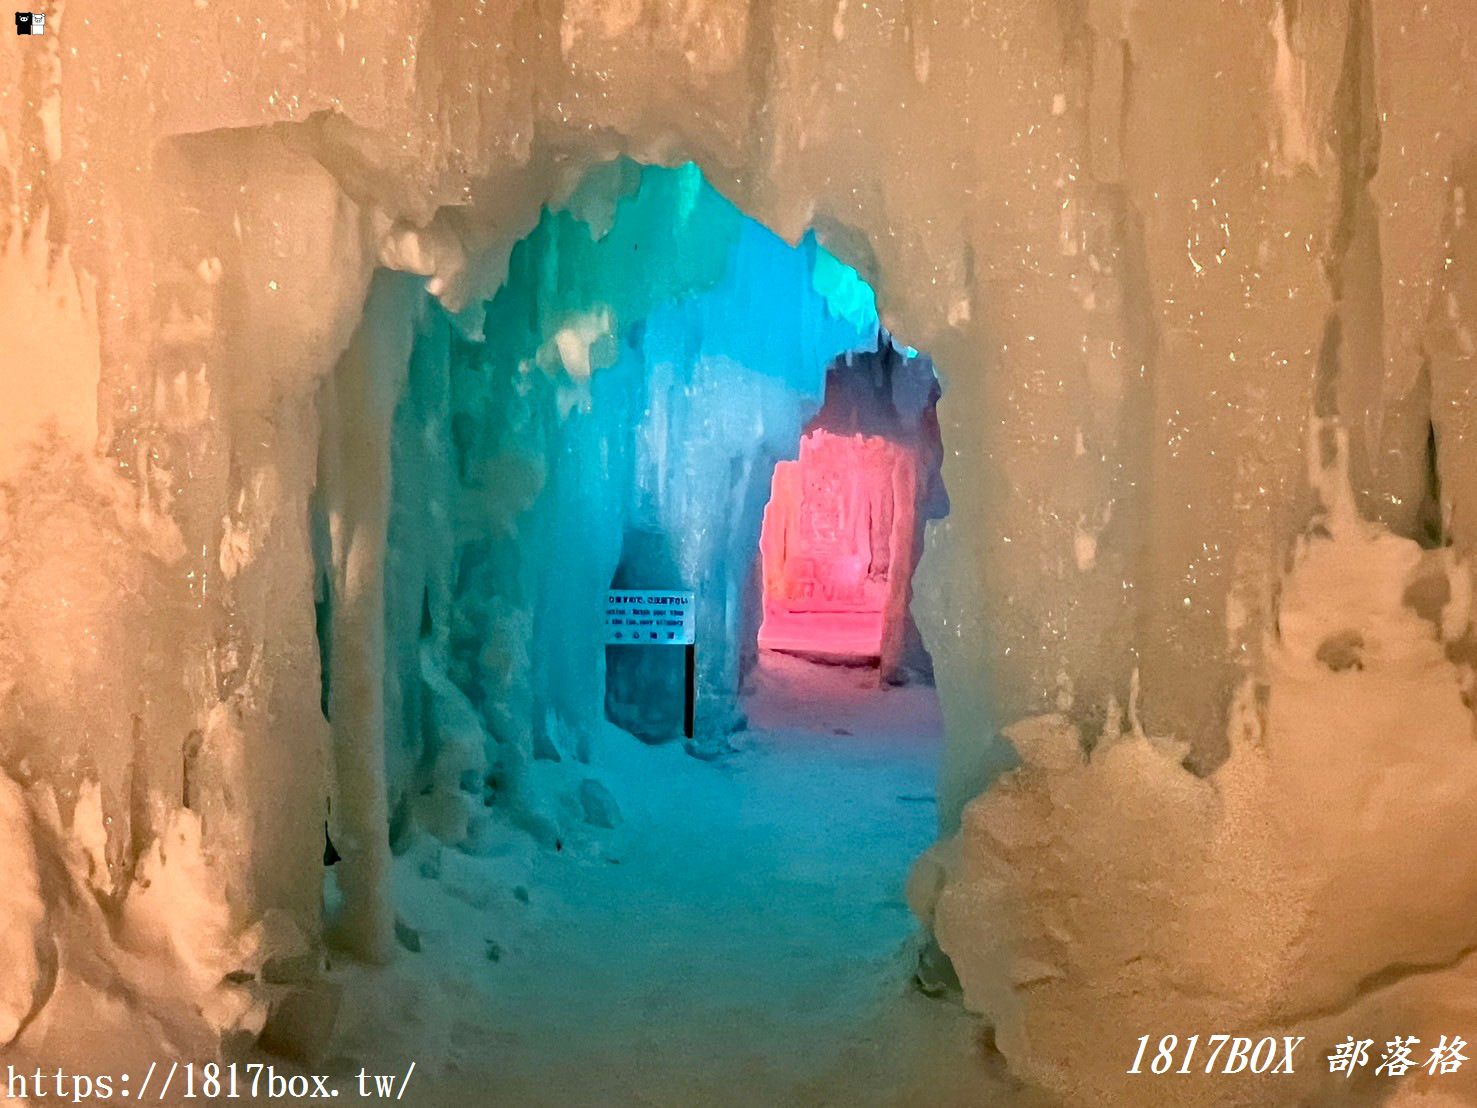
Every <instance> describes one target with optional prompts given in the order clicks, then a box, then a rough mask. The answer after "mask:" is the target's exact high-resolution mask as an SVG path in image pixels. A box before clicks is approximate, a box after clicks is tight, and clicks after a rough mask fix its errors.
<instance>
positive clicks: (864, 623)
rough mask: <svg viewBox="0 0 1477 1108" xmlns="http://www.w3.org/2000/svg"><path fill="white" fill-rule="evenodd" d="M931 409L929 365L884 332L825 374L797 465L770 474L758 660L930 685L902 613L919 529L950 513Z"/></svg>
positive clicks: (925, 662)
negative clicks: (773, 657)
mask: <svg viewBox="0 0 1477 1108" xmlns="http://www.w3.org/2000/svg"><path fill="white" fill-rule="evenodd" d="M938 398H939V386H938V379H937V377H936V376H935V375H934V372H933V364H932V361H931V360H930V359H929V358H928V357H927V355H920V354H919V353H918V352H917V351H916V350H913V349H912V348H911V347H904V346H900V345H898V344H896V343H894V342H893V341H892V338H891V336H889V335H887V334H886V333H885V332H883V333H882V334H881V335H880V336H879V341H878V347H877V350H876V351H874V352H866V353H860V354H852V353H848V354H846V355H844V356H843V357H841V358H838V359H837V360H836V362H834V363H833V364H832V366H831V367H830V370H829V371H828V373H827V379H826V401H825V405H824V406H823V407H822V408H821V410H820V412H819V413H818V414H817V415H816V417H815V418H814V419H813V420H811V422H810V423H809V424H808V425H807V427H806V432H805V435H804V437H803V438H802V439H801V440H800V456H799V458H798V460H796V461H782V462H779V463H778V464H777V465H776V466H775V470H774V481H773V491H772V493H771V495H770V500H769V505H768V506H767V507H766V509H765V513H764V530H763V536H762V538H761V540H760V556H761V559H762V567H763V569H762V573H763V582H764V621H763V623H762V625H761V626H760V629H759V646H760V648H761V649H764V650H778V651H785V652H787V653H795V654H800V655H803V656H806V657H812V658H818V659H823V660H864V661H876V662H878V663H879V664H880V665H881V667H882V669H883V671H884V675H885V676H886V677H888V678H889V679H892V680H897V679H899V678H900V677H903V676H914V677H918V676H926V675H927V674H928V672H929V671H930V669H931V667H930V660H929V658H928V653H927V651H926V650H925V649H924V647H923V644H922V640H921V638H920V636H919V635H918V631H917V627H916V625H914V623H913V620H912V615H911V612H910V611H909V603H908V602H909V599H910V596H911V592H912V589H911V583H912V575H913V571H914V569H915V568H916V567H917V564H918V559H919V557H920V555H921V553H922V545H923V529H924V524H925V522H926V521H927V520H928V519H936V518H941V517H942V516H943V515H945V514H946V513H947V511H948V498H947V496H946V494H945V493H944V489H943V481H942V477H941V474H940V461H941V459H942V443H941V440H940V437H939V427H938V419H937V414H936V410H935V409H936V405H937V402H938Z"/></svg>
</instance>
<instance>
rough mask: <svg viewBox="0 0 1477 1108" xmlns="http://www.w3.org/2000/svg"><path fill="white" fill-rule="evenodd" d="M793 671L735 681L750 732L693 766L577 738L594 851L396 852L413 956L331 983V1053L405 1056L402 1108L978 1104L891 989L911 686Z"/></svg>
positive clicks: (917, 712)
mask: <svg viewBox="0 0 1477 1108" xmlns="http://www.w3.org/2000/svg"><path fill="white" fill-rule="evenodd" d="M812 670H813V667H812V666H810V665H809V664H808V663H804V662H799V661H794V660H786V659H783V658H770V659H769V660H768V661H767V663H765V664H763V665H761V668H760V670H759V671H758V676H757V682H758V687H757V690H756V693H755V695H754V696H753V697H752V698H750V699H749V700H748V702H747V704H746V708H747V710H748V714H749V717H750V720H751V724H752V729H751V730H749V731H746V732H744V733H742V734H741V735H739V736H737V737H736V739H735V745H736V746H737V748H738V749H737V752H736V753H734V754H731V755H729V756H728V757H727V758H726V759H724V760H723V761H721V762H718V763H709V762H703V761H699V760H696V759H692V758H689V757H686V756H685V755H683V754H682V753H681V752H680V750H678V749H676V748H674V747H672V746H661V747H645V746H642V745H641V744H638V743H635V742H634V741H633V740H632V739H631V738H630V737H629V736H620V735H617V734H613V733H612V734H609V735H604V736H602V737H601V741H600V742H599V743H597V744H596V756H595V761H594V764H593V765H592V766H591V767H590V772H592V773H594V774H597V775H598V777H599V780H601V781H603V782H604V783H605V784H606V785H607V786H608V787H609V788H610V789H611V790H612V791H613V792H614V793H616V794H617V795H619V796H620V797H621V798H622V805H623V812H624V814H625V819H624V820H623V821H622V823H621V824H620V826H619V827H618V829H617V830H616V831H615V832H614V833H610V834H605V833H596V834H594V835H592V834H590V833H589V832H588V831H586V832H583V833H575V834H572V835H571V836H569V837H567V838H566V839H565V840H564V842H563V849H562V850H560V851H558V852H555V851H532V852H530V851H527V850H525V849H523V848H521V847H519V846H518V845H517V844H516V843H515V842H509V843H507V844H506V845H505V846H504V847H503V848H500V849H499V850H498V851H496V852H494V853H493V854H491V855H488V856H483V857H469V856H467V855H465V854H460V853H458V852H456V851H454V850H450V849H446V848H443V847H441V846H439V845H437V844H435V843H433V842H431V841H429V840H422V841H419V842H417V843H416V845H415V846H414V847H413V848H412V849H411V850H409V851H407V853H406V854H405V855H404V856H403V857H402V858H400V859H399V861H398V862H397V866H396V888H397V897H398V902H399V903H400V904H401V905H402V910H403V911H404V912H405V918H406V920H407V922H408V923H409V924H410V925H411V926H413V927H414V928H415V929H416V930H417V931H418V933H419V934H420V936H421V942H422V950H421V953H420V954H419V955H418V956H416V957H415V958H411V959H404V960H402V961H401V962H400V963H398V964H397V965H396V966H394V967H391V968H390V969H389V970H388V971H386V972H385V974H383V975H380V974H368V973H364V972H363V971H361V970H358V969H354V970H350V971H348V973H347V974H346V976H345V978H344V980H345V983H346V986H347V990H348V991H347V994H346V997H345V1018H344V1022H343V1027H342V1030H341V1032H340V1034H339V1037H338V1039H337V1041H336V1042H335V1043H334V1044H333V1047H332V1049H333V1051H335V1052H345V1053H347V1054H348V1055H350V1056H352V1057H375V1056H389V1057H399V1056H402V1055H403V1056H405V1057H410V1056H415V1057H417V1058H420V1059H421V1060H422V1065H421V1066H420V1067H418V1070H417V1072H418V1073H419V1072H420V1071H421V1069H424V1070H425V1071H426V1072H425V1078H426V1080H425V1084H424V1085H422V1087H421V1090H420V1095H421V1096H422V1098H423V1099H422V1100H419V1101H417V1102H416V1103H418V1104H426V1105H430V1104H450V1103H460V1102H463V1101H464V1100H474V1101H476V1102H479V1103H481V1102H489V1101H494V1102H496V1103H499V1104H501V1103H508V1104H519V1105H527V1106H529V1108H537V1106H545V1105H547V1106H549V1108H555V1106H560V1108H562V1106H565V1105H574V1104H602V1105H610V1106H611V1108H618V1106H628V1105H629V1106H635V1105H650V1104H660V1105H674V1106H675V1105H699V1104H701V1105H707V1106H712V1108H720V1106H726V1105H733V1106H735V1108H736V1106H739V1105H750V1104H764V1105H789V1104H794V1105H801V1104H804V1105H812V1106H820V1105H835V1106H837V1108H841V1106H844V1105H876V1106H878V1108H882V1106H894V1105H896V1106H905V1105H916V1106H917V1108H925V1106H934V1105H955V1104H957V1105H961V1106H962V1105H965V1104H977V1103H981V1102H983V1101H982V1100H981V1097H989V1096H990V1095H991V1094H993V1093H995V1092H997V1091H998V1087H997V1085H996V1083H995V1082H994V1081H992V1080H991V1079H990V1078H988V1077H985V1076H982V1075H980V1074H977V1073H974V1072H973V1071H972V1069H971V1064H970V1059H971V1055H970V1051H969V1043H968V1036H967V1034H965V1033H964V1032H963V1029H962V1028H961V1027H960V1026H959V1025H958V1023H957V1022H952V1020H953V1017H949V1016H947V1013H948V1012H949V1011H950V1009H948V1008H946V1007H941V1006H936V1005H933V1004H932V1002H929V1001H927V1000H926V999H925V998H923V997H921V996H919V995H917V994H914V995H912V996H909V995H907V993H906V992H905V989H904V987H903V981H904V980H905V979H906V975H907V973H908V972H909V954H910V951H911V949H912V943H911V937H912V934H913V926H912V923H911V920H910V917H909V915H908V912H907V908H906V906H905V905H904V903H903V901H902V897H901V890H902V879H903V875H904V870H905V868H906V864H907V860H908V859H909V858H910V857H911V856H912V855H913V854H914V853H915V852H916V851H917V850H919V849H921V848H922V847H923V846H925V845H926V844H927V843H928V841H929V840H930V839H931V838H932V836H933V833H934V809H933V805H932V804H931V803H930V800H931V797H932V792H933V775H934V770H935V766H936V762H937V754H938V742H939V737H940V721H939V719H938V713H937V704H936V701H935V700H934V698H933V695H932V691H931V690H928V689H925V688H918V687H909V688H903V689H890V690H885V691H882V690H878V689H877V688H876V687H875V683H874V682H872V681H869V680H868V679H867V677H866V676H865V674H863V673H861V672H859V671H855V670H848V669H841V668H837V669H825V670H820V671H818V672H812ZM836 731H845V732H846V734H836V733H834V732H836ZM818 815H823V818H820V819H817V816H818ZM797 827H808V828H809V830H808V831H806V832H804V833H797V830H796V829H797ZM519 887H522V888H525V889H526V890H527V903H523V902H522V901H521V900H520V899H519V898H518V897H517V896H515V895H514V890H515V889H517V888H519ZM990 1102H992V1103H993V1102H994V1101H993V1100H992V1101H990Z"/></svg>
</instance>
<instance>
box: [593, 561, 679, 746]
mask: <svg viewBox="0 0 1477 1108" xmlns="http://www.w3.org/2000/svg"><path fill="white" fill-rule="evenodd" d="M605 643H606V645H607V646H682V647H685V648H686V650H685V652H686V655H687V657H686V667H685V668H686V671H687V673H686V678H685V682H684V683H685V685H686V690H687V691H686V703H685V704H684V705H683V709H682V733H683V734H684V735H686V736H687V737H688V738H689V739H690V738H692V721H693V714H694V700H695V697H696V687H697V627H696V619H695V605H694V604H693V594H692V593H690V592H684V591H681V590H676V589H611V590H610V591H609V592H608V593H606V595H605Z"/></svg>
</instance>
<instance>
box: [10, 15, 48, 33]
mask: <svg viewBox="0 0 1477 1108" xmlns="http://www.w3.org/2000/svg"><path fill="white" fill-rule="evenodd" d="M15 33H16V34H18V35H41V34H45V33H46V13H45V12H16V13H15Z"/></svg>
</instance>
